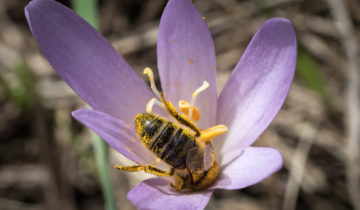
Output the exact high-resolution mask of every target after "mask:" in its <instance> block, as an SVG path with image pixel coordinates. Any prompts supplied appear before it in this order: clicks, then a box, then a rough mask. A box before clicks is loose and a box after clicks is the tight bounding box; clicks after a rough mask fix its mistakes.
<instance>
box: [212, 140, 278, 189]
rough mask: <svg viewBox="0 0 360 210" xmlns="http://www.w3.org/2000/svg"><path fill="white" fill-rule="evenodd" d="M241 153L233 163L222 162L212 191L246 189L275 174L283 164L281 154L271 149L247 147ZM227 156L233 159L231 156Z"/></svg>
mask: <svg viewBox="0 0 360 210" xmlns="http://www.w3.org/2000/svg"><path fill="white" fill-rule="evenodd" d="M241 152H242V153H241V155H240V156H238V157H237V158H235V159H234V160H233V161H230V160H229V159H227V160H228V162H229V163H226V162H227V161H224V162H225V164H224V165H222V169H221V170H222V171H221V174H220V176H219V178H218V180H217V182H216V183H215V185H214V186H213V187H212V189H219V188H221V189H228V190H234V189H241V188H245V187H248V186H250V185H253V184H256V183H258V182H260V181H262V180H263V179H265V178H267V177H268V176H270V175H271V174H273V173H275V172H276V171H278V170H279V169H280V168H281V166H282V164H283V159H282V156H281V154H280V153H279V152H278V151H277V150H276V149H273V148H264V147H263V148H262V147H248V148H246V149H244V150H242V151H241ZM232 153H236V152H235V151H233V152H232ZM237 153H239V152H237ZM226 156H227V155H225V157H226ZM229 156H232V157H234V155H233V154H229Z"/></svg>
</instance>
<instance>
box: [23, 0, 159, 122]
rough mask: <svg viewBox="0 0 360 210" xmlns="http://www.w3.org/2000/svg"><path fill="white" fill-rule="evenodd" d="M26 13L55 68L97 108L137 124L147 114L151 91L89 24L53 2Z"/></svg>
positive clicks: (35, 4) (36, 3)
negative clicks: (136, 117)
mask: <svg viewBox="0 0 360 210" xmlns="http://www.w3.org/2000/svg"><path fill="white" fill-rule="evenodd" d="M25 15H26V18H27V20H28V23H29V25H30V29H31V31H32V33H33V35H34V37H35V40H36V42H37V43H38V45H39V47H40V49H41V50H42V52H43V53H44V55H45V56H46V58H47V59H48V61H49V62H50V64H51V65H52V66H53V67H54V69H55V70H56V71H57V73H58V74H59V75H60V76H61V77H62V78H63V79H64V80H65V81H66V82H67V83H68V84H69V85H70V87H71V88H72V89H74V90H75V92H76V93H77V94H78V95H79V96H81V97H82V98H83V99H84V100H85V101H86V102H87V103H88V104H89V105H90V106H91V107H92V108H93V109H95V110H98V111H102V112H105V113H108V114H110V115H112V116H114V117H116V118H118V119H122V120H124V121H127V122H131V123H132V122H133V118H134V117H135V115H136V114H137V113H140V112H144V111H145V105H146V103H147V101H148V100H149V99H151V97H152V93H151V91H150V89H149V88H148V87H147V85H146V84H145V82H144V81H143V80H142V79H141V78H140V77H139V76H138V75H137V74H136V73H135V72H134V71H133V70H132V68H131V67H130V66H129V64H128V63H127V62H126V61H125V60H124V59H123V58H122V57H121V56H120V55H119V54H118V53H117V52H116V51H115V49H114V48H113V47H112V46H111V45H110V44H109V43H108V42H107V41H106V40H105V39H104V37H102V36H101V35H100V34H99V33H98V32H97V31H96V30H95V29H94V28H93V27H91V26H90V25H89V24H88V23H86V22H85V20H83V19H82V18H80V17H79V16H78V15H76V14H75V13H74V12H73V11H72V10H70V9H69V8H67V7H65V6H63V5H61V4H59V3H57V2H55V1H52V0H33V1H31V2H30V3H29V4H28V5H27V6H26V8H25Z"/></svg>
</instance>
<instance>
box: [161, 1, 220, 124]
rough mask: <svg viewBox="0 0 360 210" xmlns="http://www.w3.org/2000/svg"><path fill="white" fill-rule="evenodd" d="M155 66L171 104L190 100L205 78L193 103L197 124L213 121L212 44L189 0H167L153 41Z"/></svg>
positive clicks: (214, 64) (214, 71) (213, 51)
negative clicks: (157, 32)
mask: <svg viewBox="0 0 360 210" xmlns="http://www.w3.org/2000/svg"><path fill="white" fill-rule="evenodd" d="M157 54H158V68H159V74H160V78H161V85H162V88H163V91H164V93H165V97H166V98H167V99H168V100H170V101H171V102H173V103H176V105H177V103H178V101H179V100H186V101H190V99H191V95H192V93H193V92H194V91H195V89H196V88H198V87H199V86H201V85H202V82H203V81H205V80H206V81H208V82H209V83H210V87H209V88H208V89H207V90H206V91H204V92H203V93H201V94H200V95H199V96H198V98H197V102H196V105H197V106H198V108H199V110H200V112H201V118H200V121H199V126H200V127H202V128H208V127H210V126H211V125H214V123H215V120H216V119H215V117H216V116H215V115H216V114H215V111H216V97H217V93H216V61H215V50H214V44H213V41H212V38H211V34H210V32H209V29H208V27H207V26H206V23H205V20H203V19H202V17H201V15H200V14H199V12H198V11H197V10H196V9H195V7H194V6H193V5H192V3H191V2H190V1H189V0H170V1H169V2H168V4H167V6H166V8H165V10H164V13H163V15H162V17H161V21H160V26H159V37H158V44H157Z"/></svg>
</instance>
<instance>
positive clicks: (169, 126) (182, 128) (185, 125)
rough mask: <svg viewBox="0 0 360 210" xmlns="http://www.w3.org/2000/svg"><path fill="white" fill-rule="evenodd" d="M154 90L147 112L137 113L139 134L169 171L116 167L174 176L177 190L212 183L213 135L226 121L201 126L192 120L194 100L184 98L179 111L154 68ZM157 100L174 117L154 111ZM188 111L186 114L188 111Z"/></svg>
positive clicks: (195, 112) (216, 169) (214, 166)
mask: <svg viewBox="0 0 360 210" xmlns="http://www.w3.org/2000/svg"><path fill="white" fill-rule="evenodd" d="M144 74H148V76H149V78H150V84H151V88H152V90H153V92H154V93H155V95H156V96H157V97H158V98H153V99H151V100H150V101H149V103H148V104H147V106H146V111H147V113H140V114H137V115H136V116H135V119H134V124H135V129H136V133H137V136H138V138H139V139H140V140H141V141H142V143H143V145H144V146H145V147H146V148H147V149H149V150H150V151H151V152H153V154H154V155H155V156H156V157H157V158H159V159H161V160H163V161H164V162H166V163H167V164H168V165H169V166H170V171H164V170H161V169H158V168H156V167H155V166H153V165H138V166H119V165H116V166H115V168H117V169H120V170H125V171H141V170H144V171H145V172H147V173H151V174H155V175H157V176H172V177H173V180H174V182H173V183H171V185H172V186H173V187H174V188H175V189H176V190H177V191H183V192H185V191H194V190H203V189H206V188H208V187H210V186H211V185H212V184H213V183H214V182H215V181H216V178H217V176H218V174H219V165H218V164H217V163H216V161H215V152H214V149H213V146H212V144H211V139H213V138H215V137H216V136H218V135H221V134H223V133H225V132H226V131H227V127H226V126H224V125H217V126H214V127H211V128H208V129H206V130H201V129H200V128H198V127H197V126H196V124H195V123H194V122H193V121H192V120H194V121H196V120H198V118H199V116H200V112H199V110H198V109H197V108H196V107H195V106H194V105H193V104H194V101H192V103H191V104H189V103H187V102H185V101H181V102H180V103H179V108H180V111H182V112H183V113H184V114H179V113H178V111H177V109H176V108H175V107H174V105H173V104H172V103H171V102H170V101H167V100H166V99H165V97H164V95H163V94H162V93H160V92H159V91H158V90H157V89H156V87H155V83H154V80H153V75H152V71H151V70H149V68H147V69H145V71H144ZM207 87H208V83H207V82H204V84H203V85H202V86H201V87H200V88H198V89H197V90H196V91H195V92H194V94H193V98H192V99H194V98H196V95H197V94H198V93H200V92H201V91H203V90H205V89H206V88H207ZM194 96H195V97H194ZM154 104H157V105H159V106H161V107H162V108H163V109H164V110H165V111H166V113H168V114H169V115H170V116H171V118H172V119H174V120H172V121H170V120H168V119H166V118H164V117H160V116H159V115H156V114H154V113H152V106H153V105H154ZM186 114H187V115H186Z"/></svg>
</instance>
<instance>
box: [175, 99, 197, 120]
mask: <svg viewBox="0 0 360 210" xmlns="http://www.w3.org/2000/svg"><path fill="white" fill-rule="evenodd" d="M179 110H180V111H181V112H182V113H184V114H185V115H189V111H190V103H189V102H187V101H183V100H180V101H179ZM191 119H192V120H193V121H195V122H197V121H199V119H200V111H199V109H198V108H197V107H196V106H194V109H193V112H192V116H191Z"/></svg>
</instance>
